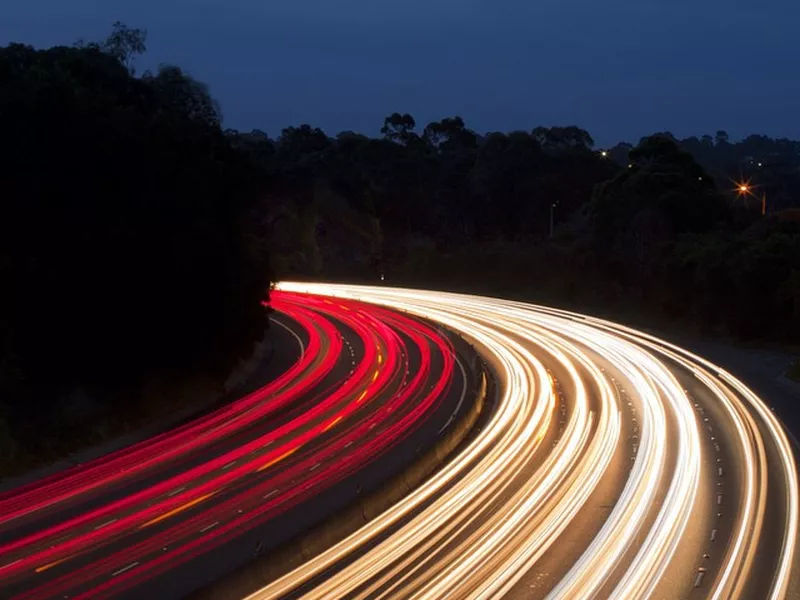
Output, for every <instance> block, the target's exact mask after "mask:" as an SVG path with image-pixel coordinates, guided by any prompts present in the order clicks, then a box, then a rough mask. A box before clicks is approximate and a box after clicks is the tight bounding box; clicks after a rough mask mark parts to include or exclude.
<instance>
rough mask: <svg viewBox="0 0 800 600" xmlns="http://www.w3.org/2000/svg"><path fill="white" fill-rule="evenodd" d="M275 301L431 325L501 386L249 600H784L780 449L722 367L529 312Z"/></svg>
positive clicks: (752, 401)
mask: <svg viewBox="0 0 800 600" xmlns="http://www.w3.org/2000/svg"><path fill="white" fill-rule="evenodd" d="M280 287H281V289H283V290H287V291H291V292H295V293H309V294H315V295H320V296H321V297H326V298H333V299H335V300H334V301H344V300H360V301H366V302H371V303H374V304H376V305H381V306H385V307H388V308H392V309H395V310H397V311H400V312H402V313H405V314H409V315H416V316H419V317H424V318H426V319H431V320H434V321H438V322H441V323H442V324H444V325H445V326H446V327H448V328H450V329H452V330H455V331H458V332H460V333H461V335H463V336H464V337H465V338H466V339H468V340H469V341H471V342H472V343H473V345H474V346H475V347H476V348H477V349H478V350H479V351H480V352H481V354H482V356H483V357H484V359H485V360H486V361H487V362H488V364H489V366H490V367H491V369H492V371H493V372H494V375H495V378H496V380H497V383H498V387H499V390H500V392H499V399H498V402H497V405H496V408H495V409H494V410H493V411H492V412H491V414H488V415H486V418H485V420H484V421H483V423H482V424H481V426H480V428H479V430H478V431H476V432H475V435H474V436H473V437H472V438H471V440H470V442H469V443H468V444H467V445H466V446H465V447H464V448H463V449H462V450H461V452H460V453H458V454H457V455H456V456H455V457H453V459H452V460H450V461H449V462H448V463H446V464H445V465H444V466H443V467H442V468H440V469H439V470H438V471H437V472H436V473H435V474H434V475H433V476H431V477H430V478H429V479H428V480H426V481H425V482H424V484H422V485H421V486H420V487H418V488H417V489H416V490H414V491H413V492H412V493H410V494H409V495H408V496H406V497H405V498H404V499H403V500H402V501H400V502H398V503H397V504H395V505H394V506H392V507H391V508H390V509H389V510H387V511H386V512H384V513H382V514H381V515H379V516H378V517H376V518H375V519H373V520H372V521H370V522H369V523H368V524H367V525H365V526H364V527H362V528H361V529H359V530H358V531H356V532H355V533H353V534H351V535H349V536H348V537H347V538H345V539H344V540H342V541H340V542H339V543H337V544H335V545H333V546H332V547H330V548H329V549H328V550H326V551H324V552H322V553H321V554H319V555H318V556H316V557H314V558H312V559H311V560H309V561H307V562H306V563H304V564H302V565H300V566H299V567H297V568H295V569H293V570H292V571H290V572H288V573H286V574H285V575H283V576H281V577H279V578H278V579H276V580H274V581H272V582H270V583H269V584H268V585H266V586H265V587H263V588H262V589H260V590H258V591H256V592H255V593H253V595H252V596H250V600H261V599H267V598H286V597H304V598H317V599H329V598H448V599H451V598H452V599H457V598H471V599H472V598H496V597H510V598H548V599H564V600H569V599H573V598H666V599H672V598H687V599H695V598H714V599H721V598H726V599H727V598H742V599H759V600H760V599H764V600H773V599H778V598H798V597H800V587H798V576H800V573H798V570H799V567H798V562H800V561H798V555H797V540H798V473H797V465H796V451H797V449H796V448H793V446H792V442H791V441H790V439H789V438H788V437H787V434H786V432H785V430H784V428H783V427H782V425H781V423H780V422H779V420H778V419H777V418H776V417H775V415H774V414H773V412H772V411H771V410H770V408H769V405H768V404H767V403H766V402H765V401H764V400H763V399H761V398H759V397H757V396H756V395H755V394H754V393H753V392H752V391H751V390H750V389H749V388H748V387H747V386H746V385H744V384H743V383H742V382H741V381H740V380H738V379H737V378H736V377H735V376H734V375H732V374H731V373H728V372H726V371H725V370H724V369H722V368H720V367H718V366H716V365H714V364H712V363H710V362H708V361H706V360H704V359H703V358H702V357H699V356H696V355H694V354H692V353H690V352H688V351H686V350H684V349H681V348H679V347H676V346H673V345H671V344H669V343H667V342H666V341H663V340H659V339H656V338H654V337H652V336H650V335H647V334H645V333H642V332H639V331H635V330H632V329H629V328H626V327H624V326H621V325H617V324H613V323H610V322H607V321H603V320H600V319H594V318H590V317H586V316H582V315H577V314H573V313H569V312H565V311H559V310H555V309H549V308H545V307H537V306H533V305H529V304H522V303H516V302H510V301H503V300H498V299H491V298H482V297H475V296H466V295H457V294H445V293H437V292H424V291H416V290H402V289H392V288H386V287H366V286H345V285H326V284H305V283H283V284H281V286H280Z"/></svg>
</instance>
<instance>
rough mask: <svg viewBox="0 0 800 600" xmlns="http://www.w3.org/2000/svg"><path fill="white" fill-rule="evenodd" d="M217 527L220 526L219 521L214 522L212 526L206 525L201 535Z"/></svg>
mask: <svg viewBox="0 0 800 600" xmlns="http://www.w3.org/2000/svg"><path fill="white" fill-rule="evenodd" d="M217 525H219V521H214V522H213V523H212V524H211V525H206V526H205V527H203V528H202V529H201V530H200V533H205V532H206V531H208V530H209V529H213V528H214V527H216V526H217Z"/></svg>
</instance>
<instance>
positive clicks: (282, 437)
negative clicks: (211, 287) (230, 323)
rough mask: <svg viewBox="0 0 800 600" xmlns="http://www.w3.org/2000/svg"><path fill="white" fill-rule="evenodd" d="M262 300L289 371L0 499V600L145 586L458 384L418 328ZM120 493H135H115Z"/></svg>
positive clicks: (330, 477) (377, 445)
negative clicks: (291, 351)
mask: <svg viewBox="0 0 800 600" xmlns="http://www.w3.org/2000/svg"><path fill="white" fill-rule="evenodd" d="M272 300H273V302H274V304H275V305H276V309H278V310H279V311H280V312H281V313H282V314H284V315H291V317H290V318H291V320H292V321H293V322H294V323H295V324H296V326H299V327H300V328H301V329H300V334H301V335H302V338H300V344H301V353H300V357H299V359H298V360H297V361H296V363H295V364H293V365H292V366H291V367H289V369H288V371H286V372H285V373H284V375H282V376H280V377H278V379H276V381H275V382H272V383H270V384H268V385H267V386H265V387H263V388H261V389H259V390H258V391H257V392H255V393H253V394H250V395H248V396H245V397H244V398H242V399H240V400H237V401H235V402H233V403H231V404H230V405H228V406H225V407H223V408H221V409H219V410H217V411H216V412H214V413H212V414H210V415H209V416H207V417H203V418H200V419H197V420H195V421H192V422H191V423H188V424H186V425H185V426H183V427H180V428H178V429H176V430H173V431H171V432H168V433H166V434H163V435H161V436H157V437H156V438H153V439H151V440H148V441H146V442H143V443H141V444H138V445H136V446H133V447H131V448H128V449H126V450H123V451H121V452H118V453H114V454H111V455H109V456H107V457H103V458H101V459H99V460H97V461H94V462H92V463H87V464H85V465H82V466H81V467H80V468H76V469H72V470H68V471H65V472H63V473H61V474H59V475H57V476H54V477H51V478H48V479H46V480H44V481H41V482H39V483H38V484H33V485H30V486H27V487H25V488H23V489H21V490H19V491H15V492H12V493H9V494H5V495H3V496H0V508H7V509H8V512H6V513H5V514H4V513H2V512H0V536H4V537H0V576H1V577H2V581H3V597H9V598H16V599H18V600H39V599H42V598H53V597H71V598H82V597H86V598H92V599H93V600H96V599H99V598H113V597H118V596H119V595H120V594H122V593H124V592H130V591H131V590H132V589H133V588H136V587H137V586H140V585H142V584H147V583H150V582H152V580H153V579H154V578H155V577H157V576H160V575H163V574H166V573H167V572H169V571H172V570H174V569H176V568H178V567H180V566H181V565H183V564H184V563H186V562H188V561H190V560H193V559H194V558H197V557H199V556H200V555H204V554H207V553H209V552H212V551H216V550H219V549H220V546H223V545H224V544H226V543H229V542H231V540H233V539H235V538H237V537H239V536H241V535H242V534H243V533H246V532H248V531H251V530H252V529H253V528H255V527H257V526H259V525H262V524H263V523H265V522H266V521H269V520H275V519H277V518H278V517H280V516H281V515H284V514H285V513H286V512H287V511H290V510H295V509H297V508H298V507H299V506H300V505H305V506H308V505H309V503H312V502H313V498H314V496H318V495H320V494H322V493H324V492H326V491H328V490H330V489H331V488H332V487H333V486H334V485H336V484H338V483H340V482H342V481H343V480H345V479H347V478H349V477H351V476H352V475H353V474H354V473H356V472H358V471H361V470H363V469H364V468H365V467H366V466H367V465H369V464H371V463H374V462H375V461H376V460H378V459H379V458H381V457H382V456H383V455H384V454H386V453H387V452H389V451H391V450H393V449H394V448H395V447H396V446H397V445H399V444H401V443H403V442H404V441H405V440H406V438H408V437H409V436H411V435H412V434H414V433H415V432H416V431H417V430H418V429H419V428H420V427H421V426H423V425H424V424H425V423H426V421H427V420H428V419H431V418H432V417H433V416H435V415H436V413H438V412H439V411H438V408H439V407H440V405H441V404H442V402H443V401H444V400H445V397H446V396H447V395H448V394H449V390H450V388H451V386H452V385H453V384H454V383H456V382H457V381H460V380H459V379H458V377H457V376H456V371H455V363H456V355H455V349H454V348H453V345H452V343H451V341H450V339H448V338H447V337H445V336H443V335H442V333H441V332H440V331H437V329H436V328H434V327H432V326H431V325H430V324H429V323H426V322H423V321H421V320H419V319H413V318H410V317H408V316H407V315H403V314H398V313H396V312H394V311H389V310H386V309H380V308H378V307H375V306H369V307H367V308H369V310H364V309H365V306H364V305H363V304H361V303H358V302H354V301H350V300H341V301H340V302H339V303H337V304H332V303H329V302H324V301H321V300H320V299H317V298H313V299H312V298H308V297H302V298H298V297H296V296H294V295H291V294H285V293H281V292H275V293H274V294H273V295H272ZM304 340H307V343H306V344H305V345H304V344H303V341H304ZM345 345H347V346H348V347H349V348H348V350H349V352H348V353H347V354H345ZM353 346H356V349H357V351H356V352H354V351H353V350H352V347H353ZM412 354H413V356H414V360H413V369H412V368H411V365H412V363H411V362H409V361H410V359H409V356H410V355H412ZM351 364H352V369H350V365H351ZM336 371H338V374H337V372H336ZM339 374H341V375H339ZM462 374H463V371H462ZM462 383H463V387H464V388H465V389H466V387H467V384H468V382H467V380H466V375H464V378H463V382H462ZM287 409H288V410H287ZM281 410H283V411H284V412H283V414H278V413H280V411H281ZM276 416H277V418H274V417H276ZM438 418H439V417H437V420H438ZM122 481H125V483H126V484H127V485H129V486H132V487H133V489H128V490H125V493H122V494H120V493H118V492H117V493H115V489H114V487H113V486H114V485H119V483H120V482H122ZM106 487H108V488H109V489H105V490H104V488H106ZM104 492H105V493H106V494H107V495H106V496H103V495H102V494H103V493H104ZM95 494H99V497H97V498H95V496H94V495H95ZM80 502H83V504H80ZM42 513H43V517H42V519H43V520H42V521H39V520H38V519H37V518H36V517H40V516H41V515H42ZM324 514H326V513H323V515H324ZM15 528H16V529H15ZM270 533H272V532H270Z"/></svg>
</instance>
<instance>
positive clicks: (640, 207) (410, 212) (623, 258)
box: [226, 113, 800, 341]
mask: <svg viewBox="0 0 800 600" xmlns="http://www.w3.org/2000/svg"><path fill="white" fill-rule="evenodd" d="M380 133H381V135H380V136H379V137H368V136H365V135H361V134H358V133H354V132H349V131H347V132H342V133H339V134H338V135H336V136H335V137H331V136H328V135H327V134H326V133H325V132H323V131H322V130H320V129H319V128H315V127H312V126H311V125H307V124H306V125H300V126H297V127H288V128H286V129H284V130H283V131H282V133H281V135H280V136H278V137H277V138H276V139H270V138H269V137H268V136H267V135H266V134H265V133H264V132H262V131H259V130H254V131H251V132H249V133H242V132H237V131H232V130H228V131H227V132H226V134H227V136H228V138H229V139H230V140H231V143H232V144H233V145H234V146H235V147H237V148H239V149H240V150H242V151H243V152H245V153H247V154H248V155H249V156H251V157H253V158H254V160H255V161H256V162H257V163H258V164H260V165H261V168H262V169H263V170H264V171H265V172H266V173H268V174H269V176H268V179H269V181H270V184H269V186H270V187H269V189H266V190H265V192H264V196H263V201H262V210H261V218H262V219H263V221H264V226H265V231H268V232H269V239H270V242H271V244H272V245H271V247H272V249H273V257H274V261H273V264H274V265H275V268H276V271H277V273H278V274H279V275H281V276H288V277H291V276H301V277H324V278H329V279H334V280H335V279H342V278H348V279H351V280H370V281H375V280H377V279H378V278H379V276H380V275H383V276H385V279H386V281H387V282H390V283H391V282H393V283H395V284H408V285H429V286H440V287H441V286H446V287H451V288H457V289H464V290H471V291H482V292H488V293H503V294H513V295H520V296H525V297H528V298H534V299H539V300H542V301H546V302H553V303H558V304H562V305H564V304H566V305H569V306H573V307H575V308H580V309H584V310H591V311H595V312H598V311H600V312H603V313H605V314H609V315H611V316H616V317H618V318H622V319H624V320H631V319H641V320H642V321H643V322H651V323H652V322H661V323H669V324H670V326H673V325H684V326H685V327H686V328H688V329H693V330H697V329H699V330H702V331H704V332H710V333H717V334H723V335H729V336H733V337H738V338H760V339H768V340H782V341H793V340H795V341H796V340H798V339H800V142H794V141H791V140H786V139H771V138H767V137H765V136H750V137H748V138H746V139H744V140H742V141H741V142H737V143H732V142H730V140H729V138H728V136H727V134H725V132H722V131H720V132H718V133H717V134H716V136H715V137H714V138H712V137H711V136H703V137H702V138H695V137H692V138H687V139H684V140H679V139H677V138H675V136H673V135H671V134H670V133H668V132H663V133H657V134H654V135H652V136H647V137H645V138H643V139H642V140H640V142H639V143H638V144H637V145H636V146H633V145H630V144H620V145H618V146H616V147H614V148H609V149H598V148H596V147H595V144H594V141H593V139H592V137H591V135H590V134H589V133H588V132H586V131H585V130H583V129H580V128H578V127H575V126H569V127H550V128H546V127H537V128H535V129H532V130H524V131H523V130H520V131H513V132H509V133H500V132H491V133H487V134H480V133H477V132H475V131H473V130H471V129H469V128H468V127H467V125H466V123H465V122H464V120H463V119H462V118H460V117H457V116H456V117H451V118H445V119H442V120H440V121H435V122H432V123H429V124H427V125H425V126H424V127H417V124H416V122H415V120H414V118H413V117H412V116H411V115H409V114H402V113H394V114H391V115H389V116H388V117H387V118H386V119H385V121H384V123H383V125H382V127H381V130H380ZM742 190H746V193H745V192H743V191H742ZM763 209H766V213H765V214H763V215H762V210H763Z"/></svg>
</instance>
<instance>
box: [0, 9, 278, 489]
mask: <svg viewBox="0 0 800 600" xmlns="http://www.w3.org/2000/svg"><path fill="white" fill-rule="evenodd" d="M144 43H145V35H144V32H142V31H139V30H132V29H129V28H127V27H125V26H124V25H121V24H117V25H116V26H115V28H114V30H113V32H112V34H111V35H110V36H109V38H108V39H107V40H105V41H104V42H103V43H99V44H79V45H77V46H75V47H55V48H49V49H46V50H35V49H33V48H31V47H29V46H25V45H21V44H12V45H10V46H7V47H6V48H3V49H0V80H2V81H3V85H2V86H0V131H2V136H0V165H2V171H3V178H2V192H0V193H1V194H2V204H0V280H2V281H3V290H4V292H3V294H0V352H2V354H0V412H1V413H2V427H0V473H4V472H8V470H9V469H12V468H13V469H19V468H20V467H22V466H27V465H30V464H35V463H37V462H42V461H48V460H52V459H54V458H56V457H58V456H62V455H63V454H65V453H66V452H69V451H72V450H75V449H76V448H78V447H81V446H84V445H86V444H88V443H93V442H97V441H101V440H103V439H107V438H109V437H112V436H114V435H116V434H118V433H119V432H121V431H126V430H130V429H132V428H134V427H135V426H137V425H138V424H140V423H143V422H149V421H150V420H152V419H153V418H154V417H157V416H160V415H162V414H163V413H165V412H169V410H170V408H175V406H173V405H171V404H170V403H166V404H165V403H164V402H163V401H157V400H156V398H162V399H163V397H164V396H165V394H164V391H165V390H166V389H169V390H171V391H172V392H173V393H171V394H169V395H170V397H171V398H183V399H184V401H185V402H187V403H190V402H192V401H193V400H192V398H191V396H192V394H189V393H188V390H191V389H196V388H197V387H198V385H199V382H201V381H208V380H210V381H212V382H217V383H220V385H221V380H222V379H224V377H225V375H226V373H227V372H228V370H229V369H230V368H231V367H232V366H233V365H234V364H235V363H236V361H237V360H238V359H239V357H241V356H244V355H246V354H247V353H248V352H250V348H251V347H252V342H254V341H255V340H257V339H260V338H261V337H262V336H263V332H264V328H265V327H266V322H267V321H266V315H265V312H264V309H263V307H262V306H261V301H262V300H263V299H264V298H265V296H266V294H267V291H268V287H269V281H270V279H269V268H268V261H267V254H266V250H265V247H264V246H263V244H262V243H261V241H260V238H259V236H258V235H257V232H256V231H255V230H254V228H253V226H252V224H253V223H255V222H256V220H255V219H253V218H252V211H253V210H254V207H255V202H254V201H255V199H256V198H257V195H256V190H257V189H258V186H259V185H260V184H259V180H260V178H261V177H262V175H261V173H260V172H259V170H258V169H256V168H255V167H254V166H253V165H252V164H251V163H250V161H249V160H248V159H247V158H246V157H244V156H243V155H242V154H241V153H239V152H237V151H235V150H233V149H232V148H231V145H230V144H229V143H228V140H227V139H226V138H225V136H224V134H223V132H222V130H221V128H220V119H221V117H220V114H219V109H218V107H217V106H216V105H215V104H214V102H213V101H212V100H211V98H210V96H209V95H208V93H207V91H206V89H205V86H203V85H202V84H200V83H199V82H197V81H195V80H193V79H192V78H191V77H190V76H188V75H187V74H185V73H183V72H182V71H181V69H180V68H178V67H174V66H163V67H161V68H160V69H159V70H158V72H157V73H143V74H142V75H141V76H136V74H135V71H134V69H133V62H134V59H135V57H136V55H137V54H139V53H141V52H143V51H144V49H145V47H144ZM198 374H202V376H198ZM159 382H169V383H168V384H164V385H162V384H159ZM214 385H216V383H215V384H214ZM182 386H183V387H182ZM200 387H201V388H204V386H200ZM184 388H185V389H184ZM206 393H207V392H206ZM202 395H203V394H200V396H202ZM196 398H197V395H195V401H196ZM178 404H181V403H180V402H178Z"/></svg>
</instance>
